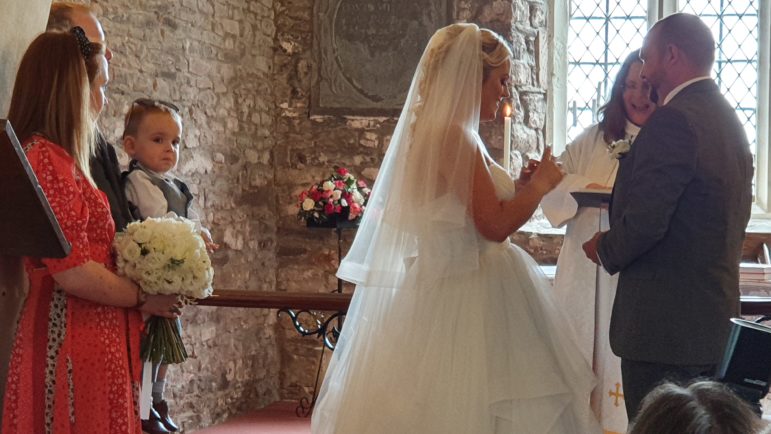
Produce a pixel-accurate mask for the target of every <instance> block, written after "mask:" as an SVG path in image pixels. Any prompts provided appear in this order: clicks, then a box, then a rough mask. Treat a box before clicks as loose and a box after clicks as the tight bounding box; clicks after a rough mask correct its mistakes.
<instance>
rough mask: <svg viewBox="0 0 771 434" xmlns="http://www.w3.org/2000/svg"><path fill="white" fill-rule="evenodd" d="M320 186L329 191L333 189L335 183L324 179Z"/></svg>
mask: <svg viewBox="0 0 771 434" xmlns="http://www.w3.org/2000/svg"><path fill="white" fill-rule="evenodd" d="M321 188H323V189H324V191H330V190H334V189H335V183H334V182H332V181H326V182H324V184H322V186H321Z"/></svg>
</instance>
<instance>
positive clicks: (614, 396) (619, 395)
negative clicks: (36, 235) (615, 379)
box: [608, 383, 624, 407]
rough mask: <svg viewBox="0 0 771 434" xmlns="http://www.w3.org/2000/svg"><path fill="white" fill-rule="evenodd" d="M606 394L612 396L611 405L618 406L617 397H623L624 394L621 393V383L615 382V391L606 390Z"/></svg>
mask: <svg viewBox="0 0 771 434" xmlns="http://www.w3.org/2000/svg"><path fill="white" fill-rule="evenodd" d="M608 396H610V397H611V398H614V399H613V405H614V406H616V407H618V405H619V404H618V399H619V398H621V399H624V394H623V393H621V384H620V383H616V391H615V392H614V391H612V390H608Z"/></svg>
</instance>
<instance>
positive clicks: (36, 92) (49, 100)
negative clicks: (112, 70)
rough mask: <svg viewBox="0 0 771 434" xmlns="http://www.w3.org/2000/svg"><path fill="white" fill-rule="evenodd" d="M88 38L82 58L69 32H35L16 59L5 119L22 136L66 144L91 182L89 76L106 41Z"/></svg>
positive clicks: (97, 68) (91, 147)
mask: <svg viewBox="0 0 771 434" xmlns="http://www.w3.org/2000/svg"><path fill="white" fill-rule="evenodd" d="M89 44H90V45H89V47H90V49H89V55H88V57H87V58H85V59H84V53H83V50H82V49H81V46H80V45H79V42H78V39H77V37H76V36H75V34H74V33H72V32H46V33H42V34H40V35H39V36H38V37H37V38H35V40H34V41H32V43H31V44H30V46H29V47H28V48H27V51H26V52H25V53H24V56H23V57H22V59H21V63H20V64H19V69H18V72H17V74H16V82H15V83H14V86H13V96H12V97H11V106H10V109H9V110H8V119H9V120H10V121H11V125H13V128H14V130H15V131H16V134H17V135H18V136H19V138H20V139H22V140H26V139H28V138H29V137H31V136H32V135H33V134H42V135H44V136H45V137H46V138H47V139H48V140H50V141H52V142H54V143H56V144H57V145H59V146H61V147H62V148H64V149H65V150H66V151H67V152H68V153H69V154H70V156H72V158H73V159H74V160H75V162H76V164H77V166H78V168H79V169H80V170H81V171H82V172H83V174H84V175H85V176H86V178H87V179H88V180H89V181H91V182H93V180H92V178H91V170H90V166H89V159H90V157H91V155H92V154H93V149H94V137H93V135H94V119H93V115H92V114H91V81H92V80H93V79H94V77H95V76H96V74H97V73H98V71H99V67H98V65H97V62H96V56H98V55H103V54H104V46H103V45H101V44H97V43H89Z"/></svg>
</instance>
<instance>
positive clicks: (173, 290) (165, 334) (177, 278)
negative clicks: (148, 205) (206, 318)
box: [113, 217, 214, 363]
mask: <svg viewBox="0 0 771 434" xmlns="http://www.w3.org/2000/svg"><path fill="white" fill-rule="evenodd" d="M113 245H114V247H115V251H116V253H117V265H118V274H120V275H122V276H126V277H128V278H129V279H131V280H133V281H135V282H136V283H137V284H138V285H139V286H140V287H141V288H142V291H144V292H146V293H148V294H176V295H178V296H181V297H182V298H184V299H186V300H191V299H199V298H206V297H208V296H210V295H211V293H212V278H213V277H214V271H213V269H212V266H211V260H210V259H209V255H208V253H207V252H206V245H205V244H204V241H203V239H202V238H201V235H200V233H199V232H198V231H197V230H196V226H195V224H194V223H193V222H191V221H190V220H187V219H184V218H181V217H175V218H148V219H146V220H144V221H142V222H133V223H130V224H129V225H128V226H127V227H126V230H125V231H124V232H121V233H118V234H117V235H116V236H115V242H114V243H113ZM141 356H142V359H143V360H152V361H153V362H160V361H161V360H163V362H164V363H181V362H183V361H184V360H185V359H186V358H187V351H185V347H184V345H183V344H182V337H181V335H180V326H179V320H172V319H168V318H161V317H155V316H153V317H150V318H149V319H148V320H147V323H146V330H145V336H144V338H143V339H142V347H141Z"/></svg>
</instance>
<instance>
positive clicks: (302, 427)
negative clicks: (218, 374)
mask: <svg viewBox="0 0 771 434" xmlns="http://www.w3.org/2000/svg"><path fill="white" fill-rule="evenodd" d="M296 407H297V402H296V401H283V402H276V403H273V404H271V405H269V406H267V407H265V408H261V409H259V410H255V411H253V412H251V413H246V414H243V415H240V416H236V417H234V418H233V419H231V420H228V421H227V422H224V423H222V424H219V425H215V426H212V427H209V428H204V429H202V430H198V431H194V433H195V434H252V433H265V434H310V432H311V418H310V417H297V415H296V414H295V408H296Z"/></svg>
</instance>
